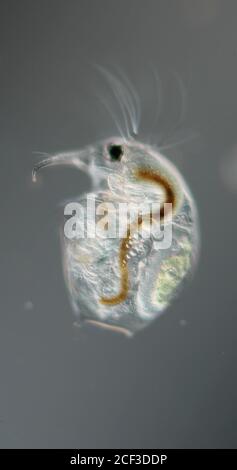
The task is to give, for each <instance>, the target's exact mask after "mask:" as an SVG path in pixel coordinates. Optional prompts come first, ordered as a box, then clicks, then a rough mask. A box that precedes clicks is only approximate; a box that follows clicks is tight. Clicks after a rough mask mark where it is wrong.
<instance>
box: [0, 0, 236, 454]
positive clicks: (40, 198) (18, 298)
mask: <svg viewBox="0 0 237 470" xmlns="http://www.w3.org/2000/svg"><path fill="white" fill-rule="evenodd" d="M236 18H237V5H236V2H235V1H228V0H227V1H221V0H220V1H215V0H197V1H193V0H177V1H170V0H167V1H162V0H154V1H150V0H146V1H145V0H143V1H142V0H126V1H123V0H122V1H121V0H117V1H114V0H108V1H107V0H100V1H96V0H94V1H92V0H85V1H84V0H40V1H36V0H34V1H33V0H21V1H17V0H16V1H14V0H7V1H1V4H0V21H1V25H0V95H1V100H0V120H1V123H0V156H1V157H0V158H1V173H0V179H1V181H0V188H1V202H0V204H1V232H0V236H1V255H0V256H1V257H0V275H1V283H0V285H1V314H0V447H77V448H83V447H89V448H90V447H91V448H93V447H98V448H99V447H125V448H126V447H144V448H147V447H157V448H162V447H166V448H170V447H183V448H190V447H202V448H203V447H205V448H206V447H235V446H236V437H237V409H236V394H237V380H236V360H237V354H236V352H237V350H236V327H237V319H236V291H237V289H236V238H237V225H236V197H237V193H235V192H234V191H230V190H229V188H228V185H226V184H225V181H224V180H223V178H222V177H221V171H220V169H221V167H223V166H224V167H225V161H226V165H227V164H228V161H229V160H228V155H229V153H230V152H231V151H232V149H233V148H234V147H235V144H236V142H237V27H236V21H237V20H236ZM93 64H101V65H103V66H105V67H107V68H108V69H109V70H110V68H112V67H115V66H118V67H120V69H121V70H123V71H124V72H125V73H126V74H127V76H128V77H129V78H130V80H131V81H132V82H133V83H134V85H135V86H137V87H138V90H139V93H140V96H141V101H142V106H143V115H142V118H143V119H142V126H141V135H140V138H141V139H145V138H146V136H148V134H149V132H150V131H151V129H152V126H153V130H152V132H151V133H152V134H153V137H154V141H156V137H157V139H158V137H159V136H160V135H161V134H162V135H163V134H167V135H169V130H170V129H171V135H172V132H173V131H172V127H173V126H174V125H175V123H176V121H177V119H179V117H178V116H179V114H180V107H181V105H180V102H182V97H181V92H180V87H179V86H178V83H179V80H178V79H177V78H175V77H177V76H179V77H181V79H182V81H183V83H184V85H185V89H186V91H187V100H186V112H185V117H184V119H182V122H181V130H183V131H184V135H186V137H187V142H186V143H184V144H180V145H171V146H170V147H169V149H167V152H166V153H167V155H168V156H169V157H170V158H171V159H172V160H173V161H174V162H175V163H176V164H177V166H178V167H179V168H180V169H181V171H182V172H183V174H184V176H185V177H186V179H187V180H188V182H189V184H190V187H191V188H192V191H193V193H194V195H195V199H196V201H197V204H198V207H199V211H200V221H201V233H202V251H201V257H200V263H199V267H198V270H197V272H196V275H195V276H194V278H193V280H192V281H191V283H190V284H189V285H188V286H187V287H186V288H185V289H184V291H183V292H182V295H181V296H180V297H179V298H178V299H177V300H176V301H175V302H174V303H173V305H172V306H171V307H170V308H169V310H168V311H167V312H166V314H165V315H164V316H162V317H161V318H160V319H158V320H157V321H156V322H154V323H153V325H152V326H151V327H149V328H147V329H145V330H143V331H142V332H141V333H139V334H137V336H135V338H134V339H132V340H127V339H126V338H124V337H122V336H117V335H116V334H113V333H109V332H106V331H101V330H97V329H93V328H90V329H89V328H82V329H79V328H76V327H75V326H73V321H74V319H73V315H72V312H71V309H70V306H69V302H68V298H67V293H66V290H65V286H64V281H63V277H62V269H61V255H60V244H59V237H58V228H59V224H60V220H61V216H62V211H63V206H60V205H59V203H61V202H63V201H64V200H65V199H67V198H73V196H74V195H77V194H79V193H81V192H83V191H85V190H87V189H88V187H89V180H88V179H87V178H86V177H85V176H84V175H82V174H81V173H80V172H77V171H76V170H74V169H70V168H69V169H67V168H62V167H61V168H55V169H54V170H52V169H49V170H48V171H46V170H45V171H44V173H43V174H42V178H41V183H40V184H39V185H37V186H33V185H32V184H31V180H30V179H31V176H30V173H31V169H32V166H33V164H34V162H36V161H37V160H39V158H40V156H39V155H36V154H35V153H34V152H35V151H40V152H54V151H58V150H66V149H72V148H81V147H83V146H84V145H86V144H88V143H91V142H94V141H96V140H98V139H100V138H104V137H109V136H110V135H111V134H112V135H114V134H115V133H116V130H115V125H114V123H113V122H112V121H111V119H110V117H109V116H108V113H107V112H106V111H105V109H104V108H103V106H102V105H101V104H100V101H99V100H98V98H97V96H96V95H100V94H101V93H102V92H103V91H106V92H107V90H106V86H105V84H104V81H103V79H102V78H101V76H100V75H99V74H98V72H97V71H96V70H95V68H94V67H93ZM154 68H155V69H156V70H157V71H158V73H159V76H160V78H161V82H162V84H163V88H162V90H163V91H162V97H163V107H162V111H161V115H160V119H159V120H158V122H157V123H156V122H155V121H154V119H153V117H154V112H155V106H156V100H157V98H156V94H155V86H154V79H153V76H152V70H153V69H154ZM180 98H181V99H180ZM193 134H194V138H192V139H191V140H190V139H189V138H190V136H192V137H193ZM171 137H172V138H171V141H172V142H173V141H175V140H176V131H175V132H174V133H173V136H171ZM173 137H174V138H173ZM159 138H160V137H159ZM167 140H168V141H169V140H170V136H169V138H168V139H167ZM225 159H226V160H225ZM231 174H232V172H231ZM232 176H233V177H235V176H236V175H234V174H232ZM232 189H233V188H232ZM29 301H31V302H32V303H33V306H32V305H30V304H29V303H28V304H27V303H26V302H29Z"/></svg>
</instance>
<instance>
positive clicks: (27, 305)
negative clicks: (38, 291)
mask: <svg viewBox="0 0 237 470" xmlns="http://www.w3.org/2000/svg"><path fill="white" fill-rule="evenodd" d="M33 308H34V304H33V302H32V301H31V300H26V301H25V302H24V310H27V311H30V310H33Z"/></svg>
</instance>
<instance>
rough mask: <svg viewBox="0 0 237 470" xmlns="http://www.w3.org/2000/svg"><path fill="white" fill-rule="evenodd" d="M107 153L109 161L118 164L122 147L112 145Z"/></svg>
mask: <svg viewBox="0 0 237 470" xmlns="http://www.w3.org/2000/svg"><path fill="white" fill-rule="evenodd" d="M108 152H109V155H110V158H111V160H113V161H117V162H119V161H120V160H121V158H122V156H123V147H122V145H116V144H112V145H110V146H109V147H108Z"/></svg>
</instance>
